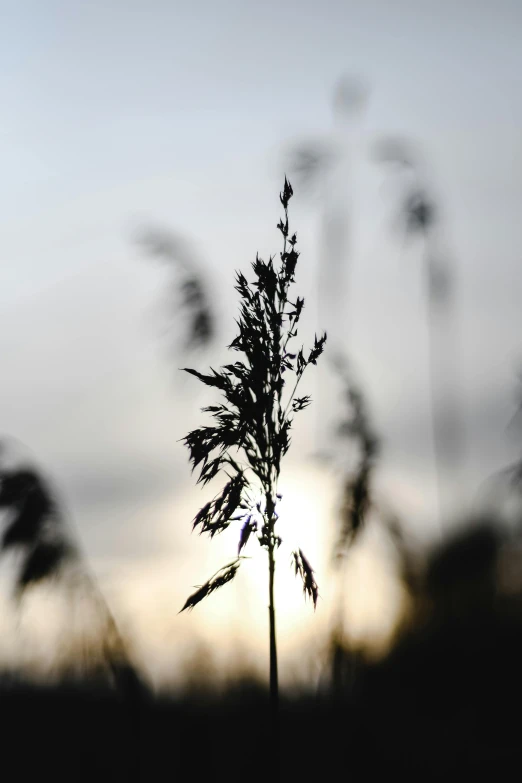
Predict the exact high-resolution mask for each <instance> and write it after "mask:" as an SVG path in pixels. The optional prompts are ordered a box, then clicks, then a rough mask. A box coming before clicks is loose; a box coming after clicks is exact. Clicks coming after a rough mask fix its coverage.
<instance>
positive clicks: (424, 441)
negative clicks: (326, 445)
mask: <svg viewBox="0 0 522 783" xmlns="http://www.w3.org/2000/svg"><path fill="white" fill-rule="evenodd" d="M0 31H1V32H0V69H1V70H0V73H1V76H0V100H1V106H2V121H1V124H0V161H1V165H2V177H1V178H0V224H1V226H0V231H1V233H0V236H1V237H2V239H1V242H0V355H1V356H2V370H3V372H2V383H1V385H0V411H1V430H2V431H3V432H6V433H8V434H10V435H12V436H15V437H16V438H18V439H20V441H21V442H22V443H24V444H26V445H27V447H28V448H29V449H30V450H31V451H32V452H33V453H34V455H35V457H36V459H37V461H38V462H40V463H41V464H42V465H44V466H45V467H46V469H47V471H48V472H49V473H51V475H52V476H53V477H54V479H55V482H56V483H57V484H58V485H59V486H60V487H61V490H62V493H63V495H64V497H65V498H66V500H67V503H68V507H69V508H70V509H71V511H72V514H73V517H74V520H75V524H76V526H77V528H78V530H79V532H80V537H81V539H82V541H83V542H84V545H85V548H86V550H87V552H88V554H89V556H90V557H91V559H92V562H93V563H94V564H95V566H96V567H97V568H99V569H100V572H103V573H107V574H109V573H112V574H114V567H115V565H120V566H121V567H122V568H123V566H124V565H125V564H128V563H129V562H134V561H137V562H141V560H144V559H145V558H147V559H148V560H147V562H151V561H150V558H154V557H156V556H159V555H161V556H165V558H166V560H168V558H169V557H171V562H172V564H173V568H174V569H176V568H177V567H178V566H179V564H180V563H182V562H189V563H190V568H189V567H185V566H184V567H183V570H182V571H179V570H178V571H177V573H178V574H179V579H174V582H175V587H173V588H172V589H173V590H174V591H175V592H174V593H173V596H175V597H173V599H172V601H170V600H169V601H167V604H168V606H169V607H171V608H172V610H173V616H174V617H175V610H176V601H177V600H178V596H181V595H182V594H184V593H186V591H187V589H190V587H191V585H192V584H194V583H196V582H197V581H198V580H200V581H201V580H202V579H204V578H205V577H206V576H208V575H209V574H207V573H206V570H209V569H210V572H209V573H211V572H212V571H213V570H215V568H214V567H213V565H215V567H218V566H219V565H220V561H219V558H220V553H219V551H218V552H217V554H212V551H211V550H210V549H208V547H206V545H204V544H203V542H202V541H201V540H200V539H190V533H189V531H190V518H191V516H192V515H193V513H194V512H195V511H196V510H197V504H198V502H199V501H200V498H199V496H198V495H197V494H196V493H195V492H194V491H193V489H192V482H191V479H190V474H189V470H188V467H187V462H186V454H185V453H184V451H183V449H182V446H181V444H179V443H178V442H177V440H178V439H179V438H180V437H182V436H183V435H184V433H185V431H186V430H187V428H188V426H192V425H196V424H197V423H199V422H200V421H201V417H200V416H199V414H198V411H197V404H196V402H198V403H199V404H201V405H203V404H205V402H206V399H205V395H204V392H202V391H200V390H199V389H197V388H194V387H195V385H196V382H195V381H194V382H192V379H190V381H189V380H187V379H183V378H179V379H178V380H174V378H175V372H174V367H173V362H172V359H171V357H169V355H168V350H167V345H168V343H167V340H166V338H163V337H161V331H162V323H163V322H162V319H161V314H160V313H159V311H158V308H159V306H160V305H159V303H160V302H161V297H162V296H163V295H164V294H163V292H162V289H163V287H164V284H165V282H166V278H165V277H164V275H163V274H162V272H161V270H159V269H158V268H157V267H156V266H155V265H154V264H148V263H147V262H146V261H145V260H144V258H143V254H142V253H140V251H139V250H138V249H137V247H136V245H135V243H134V238H135V233H136V231H137V230H138V229H139V228H140V227H141V226H143V225H146V224H148V223H151V224H153V225H160V226H164V227H165V228H171V229H172V230H174V231H178V232H181V233H183V234H184V235H185V236H186V237H187V238H188V239H189V240H191V241H193V242H194V246H195V248H196V250H197V252H198V253H199V256H200V257H201V259H202V260H203V261H204V262H205V263H206V264H208V272H209V275H210V279H211V280H212V285H213V290H214V291H215V292H216V306H217V307H218V312H219V314H220V316H221V317H222V321H221V327H222V330H223V331H222V335H223V339H222V343H223V344H225V343H226V338H227V337H228V336H229V335H231V331H232V330H233V321H232V314H233V312H234V309H233V308H234V300H233V298H232V279H233V270H234V269H235V268H238V267H241V268H242V269H243V270H246V269H247V266H248V262H249V261H250V260H251V259H252V258H253V257H254V255H255V252H256V250H259V251H260V253H261V254H262V255H263V254H264V255H268V254H269V253H274V252H276V251H277V250H278V246H279V243H278V236H277V231H276V230H275V223H276V222H277V219H278V215H279V204H278V198H277V193H278V189H279V187H280V183H281V180H282V174H283V169H284V151H285V150H286V149H288V147H289V145H291V144H292V143H294V142H296V141H306V140H314V139H323V140H324V139H327V138H328V134H329V133H330V131H331V127H332V109H331V103H332V101H331V96H332V90H333V87H334V85H335V83H336V82H337V80H338V78H339V77H340V76H341V75H343V74H356V75H358V76H360V77H361V78H363V79H364V80H365V81H366V82H367V83H368V85H369V86H370V96H369V100H368V104H367V107H366V111H365V113H364V116H363V118H362V120H361V123H360V125H359V127H358V130H357V132H356V133H355V134H354V136H353V139H352V143H353V147H352V156H353V159H354V162H355V165H354V169H353V171H352V179H351V182H350V187H351V191H352V198H353V204H354V213H353V223H352V226H353V236H352V240H353V241H352V252H351V257H350V265H351V266H350V275H351V277H350V303H349V313H348V322H349V329H350V340H351V346H352V355H353V357H354V360H355V363H356V367H357V369H358V371H359V375H360V378H361V380H362V381H363V382H364V383H365V384H366V388H367V391H368V394H369V396H370V401H371V402H372V405H373V409H374V412H375V416H376V419H377V422H378V425H379V427H380V429H381V433H382V435H383V437H384V438H385V440H386V445H385V452H384V457H383V468H382V487H383V489H385V490H386V491H387V492H390V493H391V494H392V495H393V492H394V491H395V492H396V495H395V497H396V498H397V499H398V502H399V505H401V508H402V510H403V511H404V510H405V511H406V515H407V516H409V517H410V521H411V523H412V524H413V525H414V524H415V517H417V518H418V519H419V520H421V522H422V524H424V522H425V521H426V520H428V521H429V515H430V514H429V509H430V503H431V498H432V497H433V487H434V485H433V464H432V456H431V443H430V437H431V435H430V424H429V408H428V397H427V392H428V385H427V384H428V375H427V360H426V339H427V335H426V326H425V320H424V313H425V309H424V308H425V302H424V300H423V289H422V276H421V273H420V263H419V252H418V250H416V249H415V248H414V247H413V248H411V249H409V250H403V249H402V244H401V240H400V238H397V237H396V236H394V235H393V230H392V223H393V210H394V204H393V194H394V191H393V188H390V186H389V184H386V182H387V181H388V180H387V177H386V175H385V172H384V170H383V169H380V168H378V167H377V166H376V165H375V163H373V162H372V161H371V159H370V156H371V150H372V146H373V144H374V142H375V141H376V140H378V139H380V138H383V137H386V136H388V135H390V134H396V133H400V134H402V135H407V136H409V137H411V138H412V139H414V140H415V142H416V143H418V144H419V145H420V147H421V149H422V150H423V152H424V155H425V160H426V163H427V166H428V169H429V174H430V183H431V184H432V186H433V188H434V192H435V194H436V196H437V197H438V199H439V201H440V205H441V209H442V211H443V217H444V220H445V240H446V243H447V246H448V248H449V252H450V255H451V257H452V259H453V261H454V264H455V270H456V272H455V273H456V278H457V281H458V301H459V303H460V310H459V327H460V341H461V343H460V359H459V362H460V371H461V384H462V391H463V393H464V395H465V398H464V399H465V423H466V431H467V438H468V440H467V462H466V479H465V490H466V493H467V495H468V496H469V497H471V496H472V494H473V489H474V488H475V487H476V486H477V485H478V483H479V482H480V481H481V480H482V478H484V477H485V476H486V475H487V474H488V472H490V471H492V470H495V469H496V468H497V467H501V466H502V465H503V464H505V462H506V461H507V460H508V459H509V458H510V456H512V455H514V454H516V453H517V451H516V444H511V445H510V444H509V443H508V442H507V441H506V437H505V433H504V431H503V428H504V427H505V425H506V424H507V422H508V421H509V418H510V416H511V415H512V413H513V410H514V399H515V398H514V392H515V385H516V376H515V370H516V369H517V367H518V366H519V364H520V363H521V362H522V337H521V336H520V302H521V301H522V272H521V267H520V252H521V250H520V248H521V247H522V241H521V240H522V229H521V223H520V217H519V210H520V203H521V201H522V154H521V144H520V138H521V133H520V132H521V128H522V90H521V87H522V48H521V47H520V45H519V44H520V38H521V35H522V6H521V5H520V3H519V2H517V0H513V2H508V0H500V1H499V2H479V1H478V0H477V1H476V2H465V0H458V2H441V1H439V2H434V1H433V2H432V1H431V0H426V1H425V2H423V1H422V0H421V1H420V2H419V1H418V0H412V1H411V2H404V1H403V2H400V1H399V2H394V3H390V2H387V1H386V0H382V1H381V2H377V1H376V0H365V2H349V0H343V1H341V0H340V1H339V2H321V3H319V2H317V0H315V1H314V2H309V1H308V0H300V2H288V1H287V2H285V0H278V1H277V2H276V1H275V0H273V1H272V0H270V1H269V2H264V3H258V2H250V1H245V0H238V1H237V2H220V3H217V2H214V1H213V0H207V1H206V2H197V1H196V0H194V1H193V2H191V3H181V2H175V1H172V0H169V1H167V0H165V1H160V0H147V1H145V0H121V1H120V2H115V1H114V0H112V2H111V1H110V0H103V1H101V0H100V1H97V2H89V3H86V2H79V1H76V2H75V1H74V0H73V2H70V0H62V2H58V1H53V0H33V1H31V2H28V1H27V0H16V2H7V0H0ZM319 214H320V203H318V202H315V203H314V202H311V201H310V200H307V199H306V198H305V196H304V195H302V194H300V193H296V198H295V201H294V202H293V212H292V219H293V225H294V227H295V228H296V229H297V231H298V233H299V234H300V237H301V252H302V256H301V269H300V275H301V285H300V286H298V287H299V288H300V290H301V291H303V292H304V293H305V294H308V297H309V303H310V306H309V310H308V313H307V315H308V318H309V322H308V328H309V330H310V331H313V329H314V328H316V327H318V328H320V324H319V325H317V324H316V323H315V320H314V319H315V305H314V303H313V296H314V285H315V280H316V266H317V263H318V257H319V253H318V250H319V235H318V230H319V219H318V218H319ZM298 279H299V278H298ZM218 355H219V356H222V353H220V352H218ZM198 361H200V362H201V363H202V364H203V363H204V364H207V363H208V361H209V357H208V356H207V357H202V358H201V359H200V360H198V359H194V360H193V363H194V362H196V363H197V362H198ZM182 363H183V364H184V363H185V361H183V362H182V360H181V358H180V359H179V364H180V365H181V364H182ZM314 383H315V382H314V381H313V379H312V381H311V387H312V389H313V387H314ZM196 395H199V397H197V396H196ZM312 420H313V419H312V416H310V418H309V419H308V420H307V422H308V424H306V425H305V426H303V430H302V432H300V433H298V441H297V443H298V446H299V445H300V448H298V451H299V457H300V459H301V457H303V454H306V453H307V452H308V453H309V452H311V450H312V446H313V443H312V436H311V434H310V433H311V432H312V427H311V424H312ZM300 459H295V462H296V464H297V467H296V468H295V469H296V470H297V471H298V470H299V464H301V462H300ZM301 461H302V460H301ZM303 470H308V466H307V467H306V468H303ZM397 488H398V489H397ZM421 522H419V524H421ZM325 546H326V545H324V546H323V549H325ZM202 547H203V548H204V551H205V555H204V557H203V556H202V557H201V559H199V553H200V552H201V551H203V550H202ZM325 551H326V549H325ZM189 555H190V557H189ZM325 557H326V555H325ZM130 558H132V559H133V560H132V561H131V560H130ZM320 560H324V558H323V557H322V556H321V558H320ZM122 573H123V571H122ZM144 573H145V572H144ZM133 578H134V577H133ZM144 584H145V585H146V584H147V582H146V578H145V577H144ZM125 589H126V588H125V587H124V588H123V590H125ZM228 589H229V590H230V591H234V590H235V587H234V586H230V587H229V588H228ZM143 590H144V591H145V592H146V591H147V587H146V586H145V587H143ZM294 597H295V600H296V601H297V602H299V601H300V600H301V599H300V596H299V591H298V590H297V589H296V591H295V596H294ZM219 600H220V599H219V598H218V597H217V596H216V598H215V599H214V598H213V599H212V601H215V603H214V604H213V605H214V606H218V604H219ZM263 600H264V599H263ZM154 601H156V598H153V597H150V596H149V599H148V601H147V600H145V599H144V606H146V607H149V608H150V606H151V605H152V603H153V602H154ZM261 606H264V604H263V601H261ZM143 611H145V609H144V610H143ZM183 622H184V623H185V625H184V626H183V627H184V628H185V629H187V628H188V626H187V624H186V623H187V622H188V621H186V622H185V620H184V621H183ZM190 622H192V623H194V624H195V626H194V627H197V622H198V620H197V614H196V613H194V614H193V615H192V618H191V621H190ZM231 622H232V621H231Z"/></svg>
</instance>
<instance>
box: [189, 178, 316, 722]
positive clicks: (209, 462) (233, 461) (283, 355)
mask: <svg viewBox="0 0 522 783" xmlns="http://www.w3.org/2000/svg"><path fill="white" fill-rule="evenodd" d="M292 193H293V191H292V188H291V186H290V183H289V182H288V181H287V180H286V178H285V184H284V189H283V191H282V193H281V194H280V200H281V204H282V205H283V209H284V219H282V220H280V221H279V224H278V228H279V230H280V231H281V234H282V236H283V250H282V252H281V253H280V262H279V263H276V262H275V260H274V258H270V260H269V261H268V262H265V261H263V260H262V259H261V258H259V256H257V257H256V260H255V261H254V262H253V264H252V268H253V271H254V275H255V281H254V283H252V284H249V283H248V281H247V279H246V278H245V276H244V275H243V274H242V273H241V272H238V274H237V284H236V291H237V292H238V293H239V295H240V298H241V307H240V315H239V319H238V322H237V323H238V327H239V334H238V336H237V337H236V338H235V339H234V340H233V341H232V343H231V344H230V346H229V348H230V349H231V350H234V351H238V352H240V353H242V354H243V355H244V357H245V361H237V362H235V363H233V364H227V365H225V366H224V367H222V368H221V369H220V371H216V370H212V369H211V374H210V375H204V374H202V373H200V372H198V371H196V370H192V369H186V370H185V371H186V372H188V373H190V374H191V375H194V376H195V377H196V378H198V379H199V380H200V381H202V382H203V383H204V384H206V385H207V386H211V387H214V388H216V389H218V390H219V391H220V392H221V393H222V395H223V397H224V398H225V403H224V404H223V403H222V404H219V405H211V406H209V407H207V408H204V409H203V410H204V411H205V412H207V413H209V414H210V415H211V417H212V418H213V420H214V424H213V425H212V426H204V427H200V428H198V429H196V430H193V431H192V432H190V433H189V434H188V435H187V436H186V437H185V438H184V443H185V445H186V446H187V447H188V449H189V452H190V460H191V462H192V466H193V468H199V478H198V483H201V484H203V485H205V484H207V483H208V482H210V481H211V480H212V479H213V478H215V477H216V476H218V475H219V474H220V473H225V475H226V476H227V478H228V481H227V483H226V484H225V486H224V487H223V489H222V490H221V491H220V492H219V493H218V494H217V495H216V496H215V497H214V499H213V500H211V501H209V502H208V503H206V504H205V505H204V506H203V508H202V509H201V510H200V511H199V512H198V514H197V515H196V517H195V519H194V522H193V528H194V529H196V530H199V532H200V533H208V534H209V535H210V537H211V538H212V537H213V536H214V535H216V534H218V533H220V532H222V531H223V530H226V529H227V528H228V527H229V525H230V523H231V522H233V521H240V522H241V523H242V526H241V531H240V535H239V543H238V549H237V557H236V558H235V559H234V560H233V561H232V562H230V563H229V564H228V565H226V566H224V567H223V568H222V569H221V570H220V571H218V572H217V574H215V575H214V576H213V577H211V579H209V580H208V581H207V582H205V584H203V585H202V586H200V587H198V589H197V590H196V592H195V593H193V594H192V595H191V596H189V598H188V599H187V601H186V602H185V605H184V606H183V610H185V609H192V608H193V607H194V606H196V605H197V604H198V603H199V602H200V601H201V600H203V598H206V597H207V596H208V595H209V594H210V593H212V592H213V591H214V590H216V589H218V588H219V587H222V586H223V585H225V584H227V583H228V582H230V581H231V580H232V579H233V578H234V576H235V575H236V573H237V571H238V569H239V567H240V565H241V561H242V555H241V552H242V551H243V549H244V548H245V547H246V545H247V542H248V540H249V538H250V537H251V535H252V534H254V535H256V537H257V540H258V542H259V544H260V545H261V547H262V548H263V549H265V550H266V552H267V554H268V593H269V635H270V700H271V709H272V717H273V721H274V724H275V721H276V717H277V709H278V693H279V688H278V667H277V645H276V609H275V603H274V579H275V554H276V551H277V549H278V547H279V546H280V544H281V537H280V536H279V534H278V532H276V523H277V521H278V514H277V510H276V509H277V502H278V500H279V499H280V497H281V496H280V494H279V492H278V480H279V476H280V472H281V463H282V460H283V458H284V456H285V455H286V453H287V452H288V449H289V448H290V433H291V429H292V424H293V420H294V416H295V414H296V413H298V412H299V411H301V410H303V409H304V408H306V407H307V406H308V405H309V404H310V402H311V400H310V397H309V396H303V397H297V396H296V392H297V388H298V386H299V383H300V381H301V378H302V376H303V374H304V372H305V370H306V368H307V367H308V366H309V365H315V364H316V363H317V360H318V359H319V357H320V355H321V353H322V352H323V348H324V345H325V341H326V334H325V335H323V336H322V337H320V338H317V337H316V338H315V342H314V345H313V347H312V348H311V350H310V351H308V352H307V355H306V356H305V352H304V349H303V348H302V347H301V348H300V349H299V350H298V351H297V352H296V353H293V352H292V349H291V341H292V340H293V339H294V338H295V337H296V336H297V331H298V324H299V320H300V318H301V314H302V311H303V307H304V300H303V299H301V298H299V297H296V298H295V299H294V298H293V297H292V298H290V289H291V286H292V284H293V283H294V282H295V278H294V275H295V270H296V265H297V260H298V256H299V254H298V252H297V250H296V242H297V236H296V234H295V233H294V234H290V229H289V223H288V204H289V201H290V199H291V197H292ZM242 459H243V461H242ZM293 564H294V568H295V573H296V575H299V576H300V577H301V579H302V582H303V590H304V593H305V596H309V597H310V598H311V599H312V601H313V604H314V607H315V605H316V603H317V598H318V588H317V584H316V581H315V577H314V572H313V569H312V567H311V566H310V563H309V561H308V559H307V558H306V557H305V555H304V554H303V552H302V551H301V550H300V549H299V550H298V551H296V552H294V554H293ZM183 610H182V611H183Z"/></svg>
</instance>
